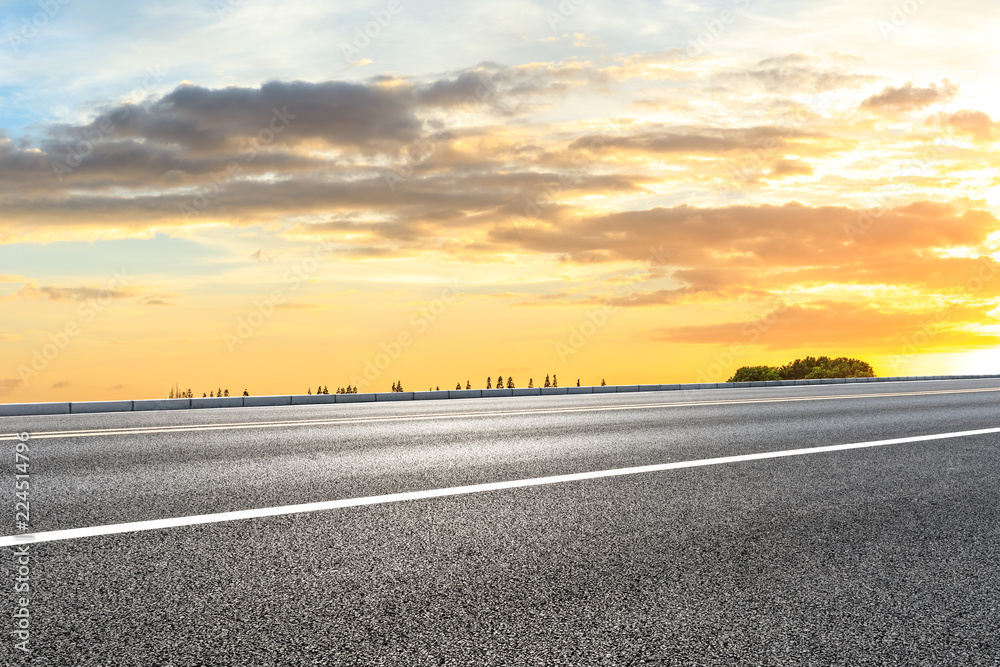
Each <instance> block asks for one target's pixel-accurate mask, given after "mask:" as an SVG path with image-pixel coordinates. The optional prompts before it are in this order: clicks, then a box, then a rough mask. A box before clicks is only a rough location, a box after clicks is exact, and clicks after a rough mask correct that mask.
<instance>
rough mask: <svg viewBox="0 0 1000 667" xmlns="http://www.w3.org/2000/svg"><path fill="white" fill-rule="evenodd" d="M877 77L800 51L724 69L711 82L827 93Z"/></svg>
mask: <svg viewBox="0 0 1000 667" xmlns="http://www.w3.org/2000/svg"><path fill="white" fill-rule="evenodd" d="M876 79H877V77H875V76H873V75H870V74H861V73H858V72H852V71H850V70H849V69H846V68H844V67H843V66H840V65H838V64H835V63H828V62H825V61H824V60H823V59H820V58H815V57H813V56H808V55H804V54H800V53H793V54H788V55H784V56H778V57H774V58H768V59H766V60H762V61H760V62H758V63H756V65H753V66H750V67H746V68H741V69H729V70H724V71H721V72H717V73H714V74H712V75H711V77H710V80H711V82H712V85H714V86H715V87H716V88H717V89H720V90H726V91H733V92H736V91H750V90H754V91H756V90H766V91H768V92H769V93H772V94H773V93H782V94H788V93H796V92H807V93H824V92H828V91H832V90H836V89H841V88H846V89H850V88H857V87H858V86H860V85H863V84H866V83H870V82H871V81H874V80H876Z"/></svg>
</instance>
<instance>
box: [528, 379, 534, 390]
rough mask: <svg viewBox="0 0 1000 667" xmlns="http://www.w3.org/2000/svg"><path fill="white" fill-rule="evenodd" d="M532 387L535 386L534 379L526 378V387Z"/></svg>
mask: <svg viewBox="0 0 1000 667" xmlns="http://www.w3.org/2000/svg"><path fill="white" fill-rule="evenodd" d="M534 388H535V381H534V380H532V379H531V378H528V389H534Z"/></svg>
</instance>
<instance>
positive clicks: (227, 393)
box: [225, 389, 229, 397]
mask: <svg viewBox="0 0 1000 667" xmlns="http://www.w3.org/2000/svg"><path fill="white" fill-rule="evenodd" d="M225 396H226V397H228V396H229V390H228V389H227V390H226V393H225Z"/></svg>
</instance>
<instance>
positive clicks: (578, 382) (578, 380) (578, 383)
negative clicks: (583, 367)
mask: <svg viewBox="0 0 1000 667" xmlns="http://www.w3.org/2000/svg"><path fill="white" fill-rule="evenodd" d="M576 386H577V387H579V386H580V378H577V379H576Z"/></svg>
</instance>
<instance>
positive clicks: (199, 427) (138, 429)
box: [0, 385, 1000, 440]
mask: <svg viewBox="0 0 1000 667" xmlns="http://www.w3.org/2000/svg"><path fill="white" fill-rule="evenodd" d="M813 386H815V385H813ZM990 392H1000V387H995V388H983V389H942V390H938V391H905V392H892V393H888V392H885V393H874V394H846V395H837V396H798V397H791V398H788V397H786V398H748V399H731V400H719V401H681V402H675V403H635V404H625V405H602V406H589V407H588V406H584V407H574V408H538V409H534V410H486V411H480V412H454V413H447V414H418V415H397V416H387V417H339V418H328V419H300V420H285V421H269V422H232V423H224V424H184V425H177V426H134V427H123V428H107V429H89V430H77V431H42V432H39V433H32V434H31V439H32V440H42V439H51V438H84V437H94V436H102V435H103V436H111V435H136V434H146V433H191V432H197V431H224V430H230V429H254V428H285V427H290V426H318V425H319V426H322V425H326V424H366V423H378V422H399V421H425V420H433V419H457V418H468V417H505V416H516V415H538V414H554V413H572V412H606V411H615V410H656V409H661V408H681V407H699V406H709V405H751V404H756V403H794V402H801V401H840V400H857V399H863V398H899V397H904V396H936V395H941V394H978V393H990ZM16 439H17V434H16V433H6V434H3V435H0V440H16Z"/></svg>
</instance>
